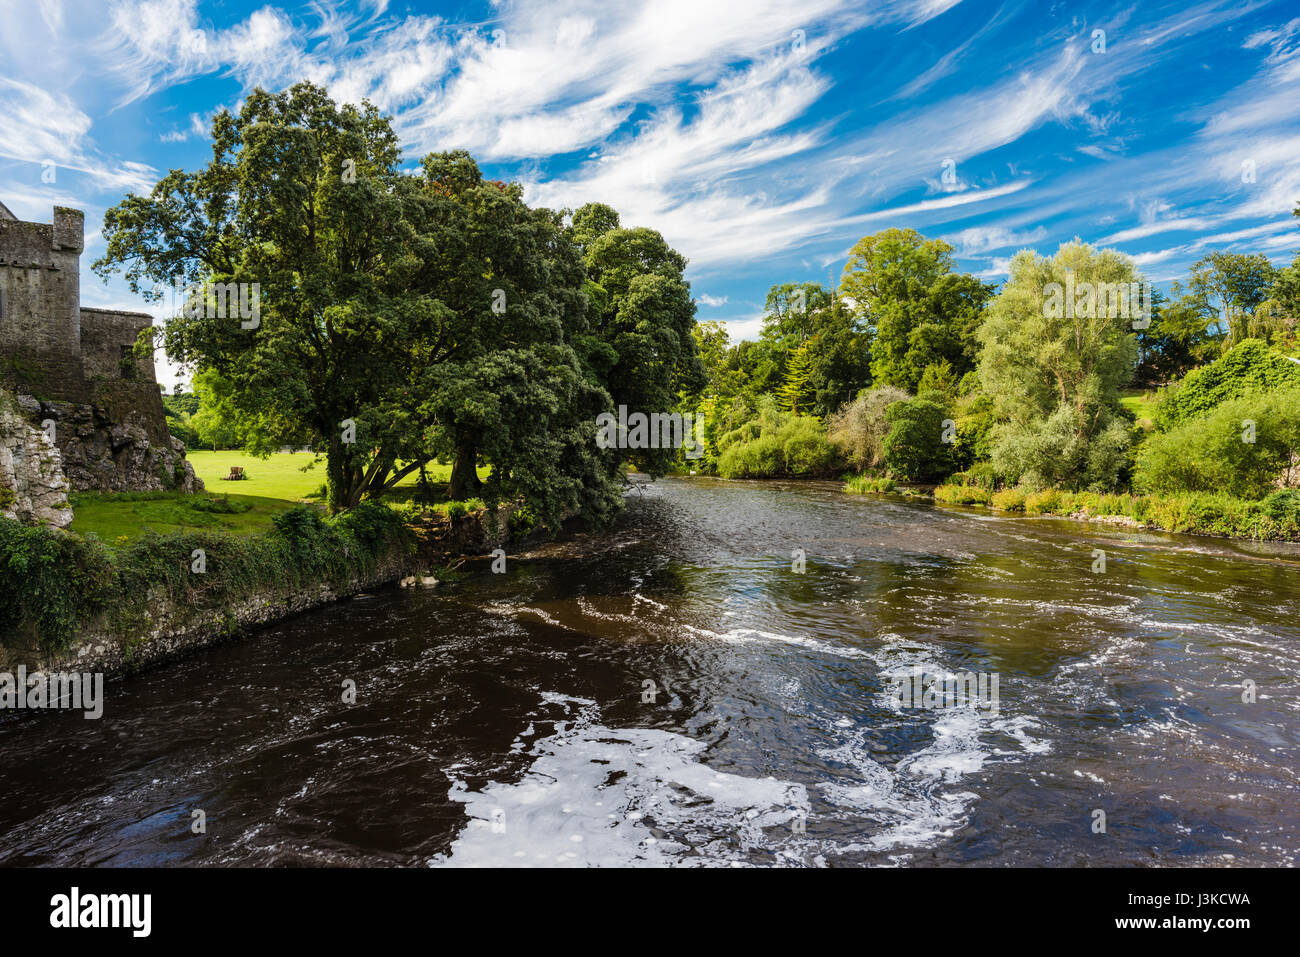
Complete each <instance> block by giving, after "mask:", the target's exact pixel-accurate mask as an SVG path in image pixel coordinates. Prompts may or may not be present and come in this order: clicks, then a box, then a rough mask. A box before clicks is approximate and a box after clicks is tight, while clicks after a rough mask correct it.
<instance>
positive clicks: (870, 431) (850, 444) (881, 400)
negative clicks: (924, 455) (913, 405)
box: [826, 385, 911, 471]
mask: <svg viewBox="0 0 1300 957" xmlns="http://www.w3.org/2000/svg"><path fill="white" fill-rule="evenodd" d="M910 398H911V396H909V395H908V394H907V393H906V392H904V391H903V390H902V389H898V388H895V387H894V386H892V385H882V386H876V387H875V388H874V389H866V390H863V391H862V392H861V393H860V394H859V395H858V397H857V398H856V399H854V400H853V401H852V402H850V403H849V404H848V405H846V406H844V408H842V409H840V411H839V412H837V413H836V414H835V415H833V416H831V417H830V420H829V421H828V422H827V424H826V437H827V438H828V439H829V440H830V441H831V443H832V444H833V445H835V447H836V448H838V449H839V450H840V453H841V454H842V455H843V456H844V458H845V461H847V463H848V465H849V467H850V468H852V469H855V470H857V471H865V470H867V469H876V468H880V467H881V466H883V465H884V464H885V444H884V443H885V436H886V435H888V434H889V422H888V421H887V420H886V419H885V410H886V409H888V408H889V407H890V406H891V405H893V404H894V403H895V402H904V401H906V400H907V399H910Z"/></svg>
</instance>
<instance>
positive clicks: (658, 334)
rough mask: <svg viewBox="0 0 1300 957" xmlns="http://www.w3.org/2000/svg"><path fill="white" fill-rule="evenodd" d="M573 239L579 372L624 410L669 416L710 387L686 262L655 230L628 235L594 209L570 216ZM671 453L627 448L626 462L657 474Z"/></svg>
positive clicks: (613, 216) (604, 210) (607, 213)
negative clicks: (580, 286) (580, 318)
mask: <svg viewBox="0 0 1300 957" xmlns="http://www.w3.org/2000/svg"><path fill="white" fill-rule="evenodd" d="M571 237H572V239H573V241H574V242H575V243H576V244H577V245H578V246H579V248H581V250H582V252H583V257H584V260H585V264H586V268H587V280H588V284H587V287H586V291H587V296H588V299H589V301H590V307H589V320H590V323H589V326H590V328H589V331H588V332H587V333H586V334H585V335H583V336H580V337H579V338H578V340H577V342H578V349H579V352H580V354H581V358H582V362H583V365H584V368H586V369H587V370H589V371H590V372H591V374H592V375H593V376H594V377H595V378H596V380H597V382H599V384H600V385H602V386H603V387H604V388H605V389H606V390H607V391H608V392H609V395H610V398H611V401H612V405H613V406H618V405H626V406H627V407H628V410H629V412H643V413H646V414H649V413H652V412H669V411H671V410H672V409H674V408H676V407H677V405H678V402H679V400H680V398H681V396H682V394H683V393H687V394H690V393H697V392H698V391H699V390H700V389H701V388H703V387H704V385H705V384H706V382H707V378H706V375H705V371H704V366H703V364H702V363H701V361H700V356H699V347H698V346H697V344H696V340H695V336H694V334H693V333H694V328H695V303H694V301H693V300H692V298H691V290H690V285H689V284H688V283H687V282H686V279H685V278H684V275H683V274H684V272H685V270H686V257H684V256H683V255H682V254H681V253H679V252H677V251H676V250H675V249H673V248H672V247H671V246H669V245H668V243H667V242H666V241H665V240H664V238H663V236H661V235H660V234H659V233H658V232H656V231H655V230H653V229H647V228H645V227H638V228H634V229H625V228H623V227H621V226H620V225H619V219H618V215H617V213H615V212H614V211H613V210H612V209H611V208H610V207H608V206H605V205H603V204H599V203H592V204H588V205H586V206H583V207H582V208H581V209H579V210H578V211H577V212H575V213H574V215H573V222H572V227H571ZM675 455H676V453H675V452H674V450H672V449H633V450H627V458H628V459H630V460H631V461H633V462H634V463H636V464H637V465H638V466H639V467H640V468H642V469H644V470H645V471H647V472H648V473H650V474H652V475H657V474H662V473H663V472H665V471H667V469H668V468H669V466H670V465H671V463H672V461H673V459H674V457H675Z"/></svg>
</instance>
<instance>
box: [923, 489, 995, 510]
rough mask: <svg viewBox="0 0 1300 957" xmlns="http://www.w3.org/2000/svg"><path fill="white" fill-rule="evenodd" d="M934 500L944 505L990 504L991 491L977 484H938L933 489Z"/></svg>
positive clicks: (991, 499) (991, 500)
mask: <svg viewBox="0 0 1300 957" xmlns="http://www.w3.org/2000/svg"><path fill="white" fill-rule="evenodd" d="M934 500H935V501H936V502H941V503H943V504H944V505H990V504H992V502H993V493H992V492H991V491H990V490H989V489H986V488H980V487H979V486H977V485H940V486H938V487H936V488H935V490H934Z"/></svg>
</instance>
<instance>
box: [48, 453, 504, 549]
mask: <svg viewBox="0 0 1300 957" xmlns="http://www.w3.org/2000/svg"><path fill="white" fill-rule="evenodd" d="M186 457H187V458H188V459H189V461H190V462H191V463H192V464H193V466H194V473H195V474H196V475H197V476H198V477H199V478H201V479H203V484H204V485H205V486H206V487H207V493H206V494H203V495H185V494H183V493H180V492H107V493H100V492H77V493H74V494H73V495H72V497H71V502H72V514H73V518H72V525H71V530H72V531H74V532H77V533H78V534H81V535H86V534H94V535H96V536H98V537H99V538H100V539H102V540H103V541H105V542H108V543H110V544H116V545H121V544H122V543H123V541H124V540H130V539H136V538H139V537H141V536H142V535H147V534H150V533H159V534H170V533H173V532H197V531H208V532H223V533H226V534H229V535H237V536H244V537H247V536H250V535H260V534H263V533H265V532H267V531H270V529H271V527H272V520H273V519H274V518H275V517H276V516H277V515H282V514H283V513H285V512H287V511H288V510H289V509H291V508H293V507H294V506H295V505H298V504H300V503H304V502H311V501H313V500H316V496H317V493H318V492H319V491H320V487H321V485H322V484H323V483H324V481H325V472H324V466H323V465H316V466H315V467H314V468H306V470H304V467H305V466H311V465H312V463H313V461H314V460H315V456H313V455H312V454H311V453H310V452H286V453H278V454H276V455H272V456H271V457H270V458H268V459H259V458H256V457H255V456H252V455H248V454H246V453H243V452H190V453H188V454H187V456H186ZM231 466H239V467H241V468H243V470H244V474H245V475H246V476H247V478H245V479H243V480H242V481H238V482H227V481H223V479H224V478H225V477H226V476H227V475H229V474H230V468H231ZM426 471H427V472H428V475H429V481H430V483H431V485H432V486H433V491H434V493H435V497H436V494H437V493H438V492H440V491H442V490H443V489H444V488H445V486H446V483H447V480H448V479H449V478H450V477H451V466H450V465H438V464H436V463H434V464H432V465H430V466H429V467H428V468H427V470H426ZM479 477H480V478H486V477H487V470H486V469H480V470H479ZM417 480H418V476H417V475H408V476H406V478H405V479H403V481H402V482H400V483H399V484H398V485H397V487H396V488H394V489H393V490H392V492H391V493H389V494H388V495H386V496H385V501H390V500H391V501H401V500H403V499H409V498H410V496H411V494H412V493H413V492H414V491H415V489H416V487H417V484H416V483H417ZM443 508H444V510H445V503H444V505H443ZM470 508H471V510H472V508H473V506H470Z"/></svg>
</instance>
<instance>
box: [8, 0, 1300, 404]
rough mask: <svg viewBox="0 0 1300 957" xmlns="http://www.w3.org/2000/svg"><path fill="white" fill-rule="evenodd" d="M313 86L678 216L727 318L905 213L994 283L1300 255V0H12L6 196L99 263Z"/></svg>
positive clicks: (649, 221) (669, 233) (537, 187)
mask: <svg viewBox="0 0 1300 957" xmlns="http://www.w3.org/2000/svg"><path fill="white" fill-rule="evenodd" d="M1099 30H1100V31H1104V51H1103V50H1102V49H1101V44H1100V43H1099V42H1098V37H1097V35H1096V31H1099ZM303 78H307V79H311V80H314V81H316V82H319V83H322V84H324V85H326V86H327V87H328V88H329V89H330V91H331V92H332V93H333V94H334V95H335V97H336V98H339V99H346V100H354V101H359V100H360V99H361V98H362V97H368V98H369V99H370V100H372V101H373V102H375V103H376V104H377V105H379V106H380V107H381V108H382V109H384V110H385V111H386V112H388V113H390V114H391V115H392V116H393V117H394V121H395V124H396V126H397V129H398V130H399V132H400V134H401V138H402V142H403V145H404V149H405V152H406V157H407V159H408V160H409V161H410V162H411V164H412V165H414V162H415V161H416V160H417V159H418V157H419V156H421V155H423V154H424V153H426V152H429V151H432V150H441V149H451V148H455V147H464V148H466V149H469V150H470V151H471V152H472V153H473V154H474V155H475V156H476V157H477V158H478V159H479V161H480V163H481V164H482V165H483V167H484V169H485V171H486V172H487V173H489V175H491V176H494V177H499V178H506V179H517V180H519V181H520V182H522V183H524V184H525V186H526V187H527V195H528V197H529V199H530V201H531V202H533V203H536V204H541V205H549V206H557V207H558V206H568V207H576V206H578V205H580V204H582V203H584V202H588V201H592V200H598V201H602V202H607V203H609V204H611V205H612V206H614V207H615V208H617V209H618V210H619V211H620V212H621V213H622V215H623V222H624V224H625V225H644V226H651V227H653V228H656V229H658V230H660V231H661V232H663V233H664V235H665V236H666V237H667V238H668V240H669V241H670V242H671V243H672V244H673V245H674V246H676V247H677V248H678V249H680V250H681V251H682V252H683V253H684V254H685V255H686V256H687V257H688V258H689V259H690V261H691V265H690V270H689V278H690V279H691V282H692V288H693V290H694V292H695V295H696V296H697V298H698V301H699V304H700V305H699V313H698V315H699V318H701V319H719V320H724V321H726V322H727V323H728V329H729V331H730V332H731V333H732V335H733V337H752V336H753V335H755V334H756V333H757V329H758V316H759V315H760V314H761V311H762V304H763V299H764V296H765V294H766V291H767V289H768V287H769V286H771V285H772V284H774V283H777V282H785V281H791V280H803V279H812V280H820V281H822V282H827V281H829V279H830V278H831V277H832V276H835V277H838V275H839V273H840V270H841V269H842V267H843V264H844V261H845V258H846V256H847V252H848V250H849V248H850V247H851V246H852V244H853V243H854V242H855V241H856V240H857V239H858V238H860V237H861V236H863V235H865V234H867V233H870V232H875V231H877V230H880V229H884V228H886V227H889V226H911V227H914V228H916V229H918V230H920V231H921V232H922V233H924V234H926V235H927V236H938V237H942V238H944V239H946V240H947V241H949V242H950V243H952V244H953V245H954V246H955V247H956V256H957V261H958V264H959V266H960V268H962V269H965V270H968V271H971V272H974V273H978V274H980V275H982V276H984V277H986V278H989V279H1000V278H1004V277H1005V269H1006V263H1007V260H1008V259H1009V258H1010V256H1011V255H1013V254H1014V253H1015V251H1016V250H1018V249H1022V248H1026V247H1028V248H1033V249H1036V250H1038V251H1039V252H1042V253H1047V254H1050V253H1051V252H1053V251H1055V249H1056V247H1057V246H1058V245H1059V244H1060V243H1062V242H1065V241H1067V240H1069V239H1071V238H1073V237H1075V236H1079V237H1081V238H1083V239H1084V240H1087V241H1089V242H1093V243H1097V244H1102V245H1108V246H1114V247H1117V248H1119V249H1121V250H1123V251H1125V252H1127V253H1129V254H1131V255H1133V257H1134V258H1135V260H1136V261H1137V263H1138V265H1139V266H1140V267H1141V269H1142V270H1143V271H1144V273H1145V274H1146V276H1147V278H1148V279H1150V280H1151V281H1153V282H1155V283H1157V284H1159V285H1164V284H1167V283H1168V282H1169V281H1170V280H1172V279H1176V278H1180V277H1183V276H1185V274H1186V272H1187V267H1188V266H1189V265H1190V263H1192V262H1193V261H1195V260H1196V259H1197V258H1199V257H1200V256H1201V255H1203V254H1204V253H1206V252H1208V251H1211V250H1214V249H1232V250H1234V251H1242V252H1263V253H1266V254H1267V255H1268V256H1269V257H1270V258H1271V259H1273V261H1274V262H1276V263H1283V262H1289V261H1290V260H1291V259H1292V258H1293V256H1294V255H1295V252H1296V250H1297V248H1300V228H1298V223H1297V220H1295V219H1294V218H1293V217H1292V216H1291V210H1292V209H1293V208H1294V207H1295V205H1296V203H1297V201H1300V7H1297V5H1296V4H1295V3H1294V0H1287V2H1281V0H1275V2H1250V0H1231V2H1211V3H1202V4H1196V3H1190V4H1188V3H1183V4H1175V3H1170V4H1161V3H1140V4H1136V5H1134V4H1123V3H1121V4H1116V3H1104V2H1098V3H1089V2H1072V3H1064V2H1041V0H1024V2H1005V3H995V2H974V0H964V2H962V0H915V2H902V0H881V2H869V3H862V2H858V3H843V2H838V0H802V2H799V3H791V2H788V0H786V2H767V0H736V2H732V0H714V2H710V0H657V2H654V3H645V4H641V3H635V4H634V3H626V4H624V3H618V2H616V0H569V2H564V3H553V4H543V3H516V2H498V3H463V4H462V3H448V4H432V3H396V2H383V0H356V2H352V3H338V4H334V3H326V2H311V3H300V4H282V5H274V4H266V3H258V2H249V3H245V2H237V0H210V2H209V0H202V2H200V0H116V2H114V0H109V2H104V0H0V201H2V202H4V203H5V204H6V205H8V206H9V208H10V209H12V210H13V211H14V213H16V214H17V215H19V216H20V217H21V218H24V219H34V220H38V221H46V222H48V220H49V216H50V207H51V206H52V205H54V204H56V203H57V204H62V205H72V206H76V207H79V208H82V209H85V210H86V213H87V233H88V237H87V240H88V246H87V255H86V257H85V259H84V260H83V266H88V265H89V262H90V261H91V260H92V259H93V258H95V257H97V256H98V255H100V254H101V253H102V252H103V240H102V237H101V236H100V235H99V232H98V230H99V226H100V224H101V223H102V221H103V213H104V210H105V209H106V208H108V207H109V206H111V205H113V204H114V203H116V202H118V201H119V200H120V199H121V198H122V197H123V196H124V195H125V194H126V193H127V192H130V191H145V190H148V189H149V188H150V187H151V186H152V184H153V182H154V181H155V180H156V179H157V177H158V176H159V175H161V174H162V173H163V172H165V171H166V170H168V169H172V168H177V167H182V168H186V169H193V168H196V167H198V166H200V165H202V164H203V163H204V162H206V161H207V159H208V158H209V156H210V152H209V150H208V148H207V147H205V145H204V144H205V137H204V133H203V130H204V129H205V126H206V123H207V120H208V119H209V118H210V117H211V115H212V113H213V112H214V111H215V110H217V109H220V108H221V107H231V108H235V107H237V106H238V104H239V102H240V100H241V98H242V97H243V95H244V94H245V93H246V91H247V90H249V89H250V88H252V87H253V86H254V85H257V84H261V85H264V86H267V87H273V88H274V87H279V86H283V85H287V84H289V83H292V82H294V81H296V80H299V79H303ZM1243 164H1249V167H1251V168H1253V170H1254V176H1253V182H1251V181H1250V179H1251V177H1250V176H1247V175H1243ZM945 170H948V171H949V172H950V175H949V176H948V177H946V178H945V176H944V172H945ZM51 179H52V180H53V181H52V182H51V181H50V180H51ZM82 289H83V294H82V297H83V301H84V302H86V303H87V304H89V305H101V306H107V305H115V306H121V307H127V308H136V309H142V308H147V307H146V306H145V305H144V304H143V303H142V302H141V301H140V300H139V299H138V298H136V297H133V296H132V295H131V294H130V293H129V292H128V291H127V290H126V289H125V287H124V285H123V284H122V283H120V282H110V283H109V284H108V285H103V284H101V283H100V282H99V280H98V279H97V278H96V277H95V276H94V275H93V274H92V273H90V272H89V270H88V269H87V268H83V275H82ZM161 371H162V370H161V369H160V372H161ZM168 378H170V377H168Z"/></svg>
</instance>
